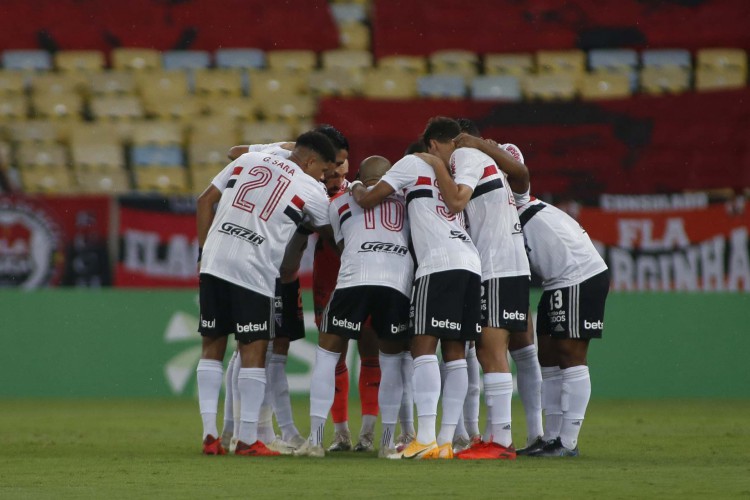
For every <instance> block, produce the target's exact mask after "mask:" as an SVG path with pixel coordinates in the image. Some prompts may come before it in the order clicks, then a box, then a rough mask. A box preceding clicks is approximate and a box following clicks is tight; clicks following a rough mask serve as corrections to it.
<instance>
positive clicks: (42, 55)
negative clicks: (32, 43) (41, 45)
mask: <svg viewBox="0 0 750 500" xmlns="http://www.w3.org/2000/svg"><path fill="white" fill-rule="evenodd" d="M3 68H5V69H12V70H33V71H49V70H51V69H52V57H51V56H50V54H49V52H47V51H44V50H6V51H4V52H3Z"/></svg>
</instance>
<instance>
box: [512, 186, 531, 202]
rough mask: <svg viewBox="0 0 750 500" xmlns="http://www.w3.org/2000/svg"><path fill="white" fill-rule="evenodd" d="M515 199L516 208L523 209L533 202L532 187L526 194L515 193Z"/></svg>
mask: <svg viewBox="0 0 750 500" xmlns="http://www.w3.org/2000/svg"><path fill="white" fill-rule="evenodd" d="M513 198H514V199H515V200H516V206H517V207H522V206H524V205H526V204H527V203H528V202H529V201H531V186H529V189H527V190H526V192H525V193H516V192H513Z"/></svg>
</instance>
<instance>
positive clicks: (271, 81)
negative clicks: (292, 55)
mask: <svg viewBox="0 0 750 500" xmlns="http://www.w3.org/2000/svg"><path fill="white" fill-rule="evenodd" d="M306 83H307V81H306V78H305V76H304V75H301V74H295V73H287V72H284V71H256V72H253V73H252V74H250V95H251V96H252V97H253V99H257V100H259V101H263V100H265V99H269V98H273V97H274V96H291V95H298V94H303V93H305V92H306V91H307V85H306Z"/></svg>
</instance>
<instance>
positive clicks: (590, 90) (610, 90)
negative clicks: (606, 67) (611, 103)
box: [581, 71, 631, 101]
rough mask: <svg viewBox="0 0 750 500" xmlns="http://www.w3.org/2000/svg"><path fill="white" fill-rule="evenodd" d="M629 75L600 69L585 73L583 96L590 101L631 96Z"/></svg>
mask: <svg viewBox="0 0 750 500" xmlns="http://www.w3.org/2000/svg"><path fill="white" fill-rule="evenodd" d="M630 96H631V92H630V78H629V77H628V75H624V74H617V73H608V72H603V71H599V72H596V73H589V74H586V75H583V77H582V79H581V98H582V99H584V100H588V101H594V100H600V99H622V98H626V97H630Z"/></svg>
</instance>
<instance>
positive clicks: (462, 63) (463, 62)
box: [430, 50, 479, 78]
mask: <svg viewBox="0 0 750 500" xmlns="http://www.w3.org/2000/svg"><path fill="white" fill-rule="evenodd" d="M478 64H479V57H478V56H477V55H476V54H475V53H474V52H470V51H467V50H438V51H437V52H433V53H432V54H430V66H431V67H432V72H433V73H451V74H457V75H462V76H464V77H466V78H473V77H474V76H475V75H476V74H477V71H478V69H479V67H478Z"/></svg>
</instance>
